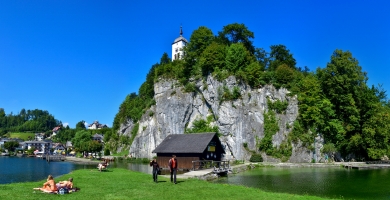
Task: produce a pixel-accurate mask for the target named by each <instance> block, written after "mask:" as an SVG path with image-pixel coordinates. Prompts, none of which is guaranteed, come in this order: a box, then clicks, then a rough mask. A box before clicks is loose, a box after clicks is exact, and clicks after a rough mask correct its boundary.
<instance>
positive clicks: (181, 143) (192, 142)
mask: <svg viewBox="0 0 390 200" xmlns="http://www.w3.org/2000/svg"><path fill="white" fill-rule="evenodd" d="M214 138H215V139H214ZM213 139H214V140H215V141H217V142H219V143H221V141H220V140H219V138H218V136H217V134H216V133H196V134H171V135H168V136H167V137H166V138H165V139H164V140H163V141H162V142H161V144H160V145H158V146H157V147H156V149H154V150H153V153H203V152H204V151H205V150H206V148H207V146H208V145H209V143H210V142H211V141H212V140H213ZM222 151H223V153H225V151H224V150H223V149H222Z"/></svg>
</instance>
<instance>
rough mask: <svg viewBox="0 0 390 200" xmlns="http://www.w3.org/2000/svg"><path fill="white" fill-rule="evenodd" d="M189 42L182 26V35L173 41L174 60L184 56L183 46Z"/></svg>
mask: <svg viewBox="0 0 390 200" xmlns="http://www.w3.org/2000/svg"><path fill="white" fill-rule="evenodd" d="M187 43H188V42H187V40H186V39H185V38H184V37H183V29H182V27H181V26H180V36H179V37H178V38H176V39H175V41H174V42H173V43H172V61H174V60H178V59H182V58H183V55H184V51H183V48H184V47H185V46H186V45H187Z"/></svg>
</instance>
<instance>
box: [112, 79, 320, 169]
mask: <svg viewBox="0 0 390 200" xmlns="http://www.w3.org/2000/svg"><path fill="white" fill-rule="evenodd" d="M195 84H196V87H197V92H187V93H186V92H184V89H183V87H182V86H180V84H178V82H177V81H175V80H162V79H161V80H159V81H158V82H157V83H155V85H154V90H155V96H154V99H155V101H156V104H155V105H153V106H152V107H151V108H150V109H149V110H148V111H147V112H146V113H145V114H144V115H143V116H142V118H141V119H140V121H139V129H138V133H137V136H136V137H135V139H134V141H133V143H132V145H131V147H130V150H129V153H130V154H131V156H133V157H140V158H151V157H152V156H153V153H152V151H153V150H154V149H155V148H156V147H157V146H158V145H159V144H160V143H161V142H162V140H163V139H164V138H165V137H166V136H167V135H169V134H184V131H185V129H186V128H191V127H192V124H193V122H194V121H195V120H199V119H206V118H207V117H208V116H212V118H213V119H214V121H213V122H212V125H216V126H218V128H219V131H220V133H221V137H220V140H221V142H222V144H223V146H224V148H225V151H226V156H225V158H226V159H239V160H248V159H249V158H250V156H251V154H250V152H248V149H249V150H256V148H258V147H256V142H257V141H256V139H257V140H259V139H260V140H261V139H262V138H263V137H264V113H265V112H267V111H268V106H267V98H268V99H270V100H271V101H276V100H280V101H282V102H288V106H287V109H286V110H285V111H284V112H282V114H277V119H278V124H279V129H280V130H279V131H278V132H277V133H276V134H275V135H273V138H272V143H273V145H274V146H279V145H280V144H281V143H282V141H284V140H286V139H287V136H288V134H289V133H290V132H291V131H292V127H293V123H294V121H295V120H296V118H297V116H298V100H297V97H296V96H290V95H289V91H288V90H286V89H284V88H281V89H276V88H274V87H273V86H272V85H266V86H264V87H262V88H259V89H252V88H250V87H249V86H248V85H246V84H244V83H241V82H239V81H237V80H236V79H235V77H229V78H228V79H226V80H225V81H222V82H220V81H218V80H216V79H215V78H213V77H212V76H208V77H207V79H206V80H199V81H197V82H196V83H195ZM234 87H236V89H237V88H238V89H239V91H240V94H241V97H240V98H238V99H236V100H229V101H223V100H222V98H221V96H222V94H221V92H223V89H222V88H228V89H229V90H230V91H232V90H233V88H234ZM134 125H135V124H134V123H133V122H132V121H128V122H127V123H125V124H122V126H121V128H120V130H119V131H118V133H119V134H121V135H122V134H124V135H130V132H131V129H132V128H133V127H134ZM318 140H320V139H318ZM244 143H246V144H247V149H245V148H244V145H243V144H244ZM292 146H293V152H292V156H291V158H290V160H288V161H289V162H311V161H312V159H313V158H314V156H318V154H319V153H317V155H315V154H314V155H313V151H310V150H308V149H307V148H305V147H303V146H302V145H301V144H300V143H299V142H298V143H297V144H292ZM315 148H316V151H314V152H319V148H320V145H317V146H316V147H315ZM263 158H264V160H265V161H279V160H278V159H274V158H271V157H267V156H265V154H264V155H263ZM315 159H317V158H315Z"/></svg>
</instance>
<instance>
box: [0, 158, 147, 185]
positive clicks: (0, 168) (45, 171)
mask: <svg viewBox="0 0 390 200" xmlns="http://www.w3.org/2000/svg"><path fill="white" fill-rule="evenodd" d="M96 166H97V164H77V163H72V162H62V161H58V162H46V160H44V159H41V158H31V157H30V158H29V157H24V158H20V157H14V156H12V157H8V156H0V184H7V183H18V182H30V181H40V180H46V178H47V176H48V175H49V174H51V175H53V176H54V177H58V176H61V175H64V174H68V173H70V172H71V171H74V170H77V169H96ZM109 168H124V169H129V170H133V171H140V172H144V173H149V174H152V169H151V167H149V165H145V164H138V163H127V162H114V163H110V166H109ZM96 170H97V169H96Z"/></svg>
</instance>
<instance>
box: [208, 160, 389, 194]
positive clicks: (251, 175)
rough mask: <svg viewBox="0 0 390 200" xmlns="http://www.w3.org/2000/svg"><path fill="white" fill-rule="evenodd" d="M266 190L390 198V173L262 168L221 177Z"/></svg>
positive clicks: (218, 181) (387, 171)
mask: <svg viewBox="0 0 390 200" xmlns="http://www.w3.org/2000/svg"><path fill="white" fill-rule="evenodd" d="M215 182H216V183H228V184H238V185H245V186H249V187H255V188H260V189H261V190H264V191H270V192H281V193H291V194H301V195H304V194H308V195H314V196H321V197H330V198H343V199H390V190H389V189H388V186H389V183H390V170H389V169H381V170H348V169H344V168H277V167H274V168H260V169H255V170H249V171H246V172H242V173H239V174H236V175H229V176H228V177H227V178H221V179H218V180H216V181H215Z"/></svg>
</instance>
